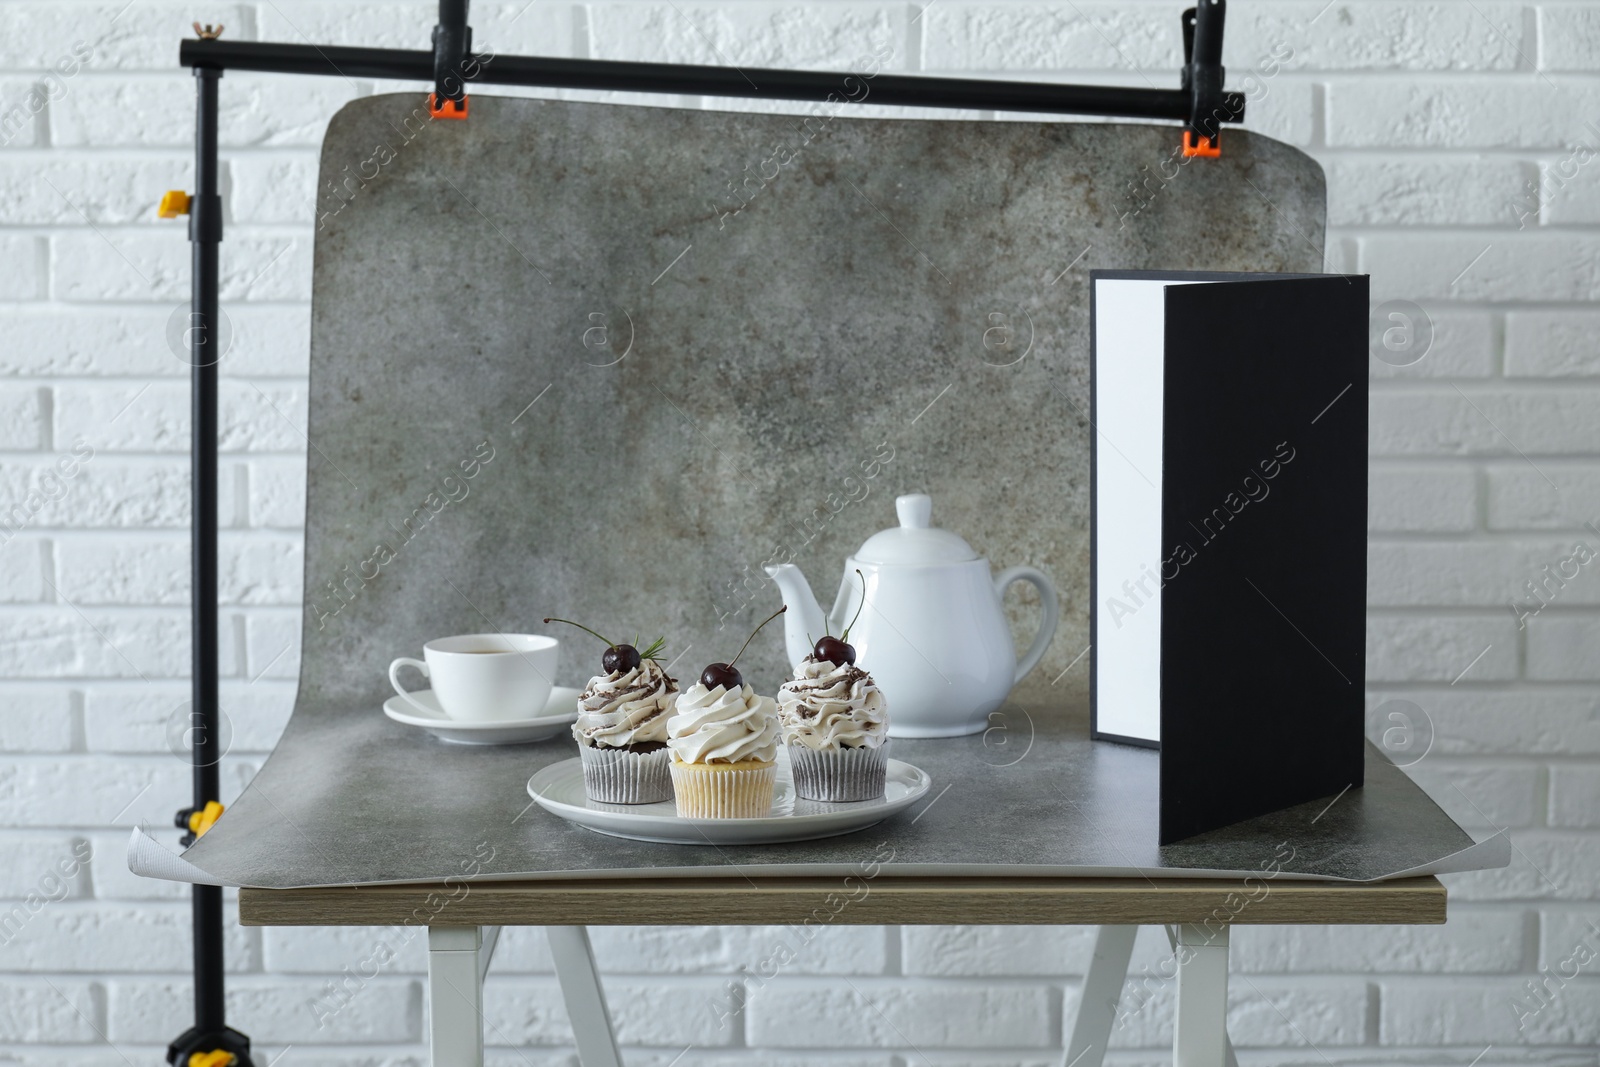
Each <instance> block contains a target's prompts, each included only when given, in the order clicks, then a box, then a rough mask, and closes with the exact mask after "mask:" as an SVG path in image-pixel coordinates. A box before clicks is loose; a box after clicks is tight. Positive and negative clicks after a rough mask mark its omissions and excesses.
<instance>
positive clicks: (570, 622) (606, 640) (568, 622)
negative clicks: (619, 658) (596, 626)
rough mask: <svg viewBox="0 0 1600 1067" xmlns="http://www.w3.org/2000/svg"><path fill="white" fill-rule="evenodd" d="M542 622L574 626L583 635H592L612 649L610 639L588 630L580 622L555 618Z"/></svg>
mask: <svg viewBox="0 0 1600 1067" xmlns="http://www.w3.org/2000/svg"><path fill="white" fill-rule="evenodd" d="M544 621H545V622H564V623H566V624H567V625H568V626H576V627H577V628H578V629H580V630H582V631H583V632H584V633H586V634H594V636H595V637H598V638H600V640H602V641H604V642H605V643H606V647H607V648H611V647H613V645H612V642H611V639H610V638H609V637H605V636H603V635H601V634H597V633H595V632H594V631H593V630H591V629H589V628H588V627H587V626H585V625H584V624H583V623H581V622H573V621H572V620H571V619H557V618H548V619H545V620H544Z"/></svg>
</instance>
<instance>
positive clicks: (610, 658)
mask: <svg viewBox="0 0 1600 1067" xmlns="http://www.w3.org/2000/svg"><path fill="white" fill-rule="evenodd" d="M642 662H643V660H641V659H640V658H639V650H638V649H637V648H634V647H633V646H632V645H612V646H611V647H610V648H608V649H606V650H605V653H604V654H603V655H602V656H601V657H600V666H602V667H604V668H605V671H606V673H607V674H618V673H620V672H622V671H631V670H633V669H634V668H635V667H637V666H638V665H639V664H640V663H642Z"/></svg>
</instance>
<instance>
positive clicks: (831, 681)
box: [778, 638, 889, 801]
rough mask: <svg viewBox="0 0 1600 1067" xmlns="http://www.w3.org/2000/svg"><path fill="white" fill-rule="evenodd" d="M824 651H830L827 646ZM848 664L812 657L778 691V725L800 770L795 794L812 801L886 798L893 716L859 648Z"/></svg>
mask: <svg viewBox="0 0 1600 1067" xmlns="http://www.w3.org/2000/svg"><path fill="white" fill-rule="evenodd" d="M824 640H825V641H831V640H836V639H832V638H828V639H824ZM818 648H819V649H822V650H823V651H829V649H827V648H826V647H825V646H824V643H823V642H818ZM840 648H841V649H848V650H849V656H848V658H846V656H845V655H843V654H842V653H841V654H839V659H840V660H841V661H842V662H839V663H834V662H832V661H831V660H828V659H825V658H822V657H820V656H818V655H815V654H813V655H810V656H807V657H806V658H805V659H804V660H802V661H801V663H800V666H799V667H797V668H795V672H794V677H793V678H792V679H791V680H789V681H787V682H784V683H783V686H782V687H781V688H780V689H779V690H778V720H779V722H780V723H781V725H782V727H783V740H784V744H785V745H786V746H787V748H788V752H789V763H790V766H791V767H792V768H793V771H794V789H795V794H796V795H797V796H800V797H804V798H805V799H807V800H828V801H852V800H872V799H874V798H876V797H881V796H883V781H884V772H885V770H886V768H887V766H888V761H889V733H888V730H889V715H888V705H887V702H886V701H885V700H884V699H883V694H882V693H881V692H879V691H878V687H877V686H876V685H874V684H873V681H872V676H871V675H870V674H868V673H867V672H866V671H864V670H862V669H861V668H859V667H857V666H856V665H855V663H854V662H851V661H853V660H854V659H855V653H854V649H850V646H848V645H844V644H842V642H841V643H840Z"/></svg>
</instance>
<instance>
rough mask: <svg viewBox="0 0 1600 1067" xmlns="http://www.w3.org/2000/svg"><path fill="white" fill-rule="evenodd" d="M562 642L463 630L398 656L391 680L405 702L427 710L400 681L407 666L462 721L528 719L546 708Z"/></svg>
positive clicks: (391, 673)
mask: <svg viewBox="0 0 1600 1067" xmlns="http://www.w3.org/2000/svg"><path fill="white" fill-rule="evenodd" d="M560 654H561V642H560V641H558V640H556V639H555V638H554V637H544V636H542V635H540V634H463V635H461V636H460V637H440V638H436V639H434V640H432V641H429V642H428V643H427V644H425V645H423V646H422V655H423V657H424V658H423V659H411V658H410V657H408V656H401V657H400V658H399V659H397V660H395V661H394V662H393V663H391V664H389V684H390V685H392V686H394V691H395V692H396V693H399V694H400V696H401V698H402V699H404V700H405V702H406V703H407V704H410V705H411V706H412V707H414V708H416V709H417V710H419V711H421V712H422V713H423V714H425V715H426V714H429V713H430V712H431V709H430V708H427V707H425V706H424V705H422V704H419V703H418V702H417V700H416V698H415V697H413V696H412V695H411V694H410V693H408V692H406V690H405V688H404V687H403V686H402V685H401V684H400V678H399V674H400V668H401V667H406V666H411V667H415V668H416V669H417V670H419V671H421V672H422V673H423V676H424V677H426V678H427V679H428V681H429V682H430V683H432V686H433V695H434V696H435V697H436V698H437V699H438V701H439V707H441V708H443V709H444V713H445V714H446V715H448V716H450V718H452V719H456V720H458V721H460V722H496V721H502V720H508V719H532V718H536V717H537V716H539V715H540V714H541V713H542V712H543V711H544V706H545V704H546V703H547V702H548V701H549V699H550V690H551V688H552V687H553V686H554V685H555V676H556V662H557V660H558V659H559V658H560Z"/></svg>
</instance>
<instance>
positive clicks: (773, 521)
mask: <svg viewBox="0 0 1600 1067" xmlns="http://www.w3.org/2000/svg"><path fill="white" fill-rule="evenodd" d="M416 104H417V100H416V98H415V97H414V96H412V95H409V94H408V95H401V96H382V97H375V98H369V99H365V100H360V101H357V102H355V103H352V104H350V105H348V106H347V107H345V108H344V109H343V110H342V111H341V112H339V114H338V115H337V116H336V117H335V118H334V120H333V122H332V124H331V126H330V127H329V130H328V135H327V140H326V142H325V144H324V146H323V153H322V176H323V182H324V185H323V189H324V194H323V196H322V199H321V201H320V204H319V208H320V211H321V213H322V219H323V225H322V227H321V228H320V229H319V231H318V238H317V246H316V260H315V296H314V301H313V321H312V371H311V391H312V396H311V403H310V436H311V440H312V441H314V442H315V443H316V445H317V447H316V448H315V449H313V450H312V451H311V459H310V465H311V471H310V487H309V506H308V509H307V510H308V519H307V529H306V568H307V621H306V627H305V641H304V649H303V653H302V655H303V660H302V663H303V667H302V681H303V685H304V691H303V692H302V694H301V698H302V700H306V701H312V702H339V703H343V702H350V703H359V702H363V701H373V700H376V699H378V698H379V697H381V696H383V695H384V694H386V693H387V691H388V686H387V683H386V682H385V681H384V669H385V668H386V667H387V665H388V663H389V661H390V660H391V659H393V658H394V657H395V656H399V655H417V654H418V650H419V649H420V647H421V644H422V642H423V641H424V640H425V639H426V638H429V637H436V636H441V635H444V634H451V633H462V632H476V631H479V630H485V629H494V630H501V629H503V630H507V631H526V630H530V629H536V630H541V631H543V630H545V629H546V628H545V627H543V626H541V625H540V622H539V620H540V618H541V617H543V616H546V615H562V616H566V617H568V618H578V619H580V620H582V621H584V622H586V623H587V624H588V625H590V626H592V627H594V628H595V629H598V630H600V631H601V632H602V633H606V634H608V635H611V636H612V637H613V638H614V639H619V638H618V637H617V635H625V636H626V637H632V636H633V635H634V634H635V633H638V634H640V635H641V636H643V638H644V639H645V640H649V639H650V638H652V637H654V636H655V635H656V634H658V633H665V634H667V635H668V637H669V642H670V644H669V648H668V652H667V655H668V658H671V657H673V656H676V655H677V654H678V653H680V652H682V651H683V650H684V649H686V648H688V647H689V646H693V648H692V651H690V652H689V653H688V654H687V656H686V658H685V659H684V660H683V661H682V662H681V663H680V665H679V668H680V670H681V671H682V673H683V674H687V675H688V676H690V677H693V676H694V675H695V674H697V673H698V670H699V668H700V667H702V666H704V665H705V664H706V663H709V662H712V661H714V660H725V659H727V658H728V657H729V656H731V655H732V654H733V652H734V650H735V649H736V648H737V647H738V644H739V642H740V641H741V640H742V639H743V637H744V635H745V633H747V632H748V630H749V628H750V626H751V625H753V623H754V622H755V621H757V620H759V619H760V618H762V617H764V616H765V615H766V614H768V613H769V612H771V611H773V610H776V608H777V607H778V604H779V600H778V596H777V592H776V590H775V589H774V588H773V586H772V585H771V583H770V582H768V581H767V579H766V577H765V575H764V574H763V573H762V571H761V564H762V563H763V562H765V561H768V560H770V559H772V558H774V557H777V558H784V557H787V556H791V555H792V556H793V558H794V559H795V561H796V562H798V563H799V564H800V565H801V567H802V569H803V570H804V571H805V573H806V575H807V576H808V577H809V578H810V579H811V582H812V584H813V586H814V588H815V590H816V592H817V594H818V596H819V597H821V598H822V599H823V600H824V601H825V602H826V603H829V604H831V602H832V597H833V594H834V592H835V591H836V589H837V587H838V583H839V580H840V577H841V574H842V569H843V560H844V558H845V557H846V556H847V555H848V554H849V553H850V552H851V551H853V550H854V549H855V548H857V547H858V546H859V545H860V544H861V542H862V541H863V540H864V539H865V538H866V537H867V536H868V535H870V534H871V533H873V532H875V531H877V530H879V529H881V528H883V527H885V526H889V525H893V524H894V522H895V518H894V507H893V499H894V497H895V495H896V494H897V493H902V492H908V491H927V492H930V493H932V494H933V498H934V521H935V523H936V524H938V525H944V526H948V527H949V528H951V529H954V530H956V531H957V532H959V533H961V534H962V535H964V536H965V537H967V538H968V539H969V540H970V541H971V542H972V544H973V545H974V546H975V547H976V548H977V549H978V550H979V551H980V552H982V553H984V554H986V555H987V556H988V557H989V559H990V560H991V561H992V562H993V563H994V565H995V566H996V567H997V568H999V567H1005V566H1010V565H1013V564H1022V563H1026V564H1032V565H1034V566H1037V567H1040V568H1042V569H1043V570H1045V571H1046V572H1047V573H1049V574H1051V575H1052V576H1053V577H1054V579H1055V581H1056V583H1057V585H1058V587H1059V589H1060V591H1061V594H1062V605H1063V615H1064V619H1063V624H1062V626H1061V628H1060V631H1059V633H1058V635H1057V637H1056V640H1055V642H1054V645H1053V647H1052V648H1051V650H1050V652H1049V654H1048V655H1047V656H1046V657H1045V659H1044V661H1043V663H1042V664H1041V666H1040V667H1039V674H1040V675H1041V676H1043V677H1045V678H1055V677H1056V676H1057V675H1059V674H1060V673H1061V672H1062V671H1063V670H1064V669H1065V668H1066V667H1067V665H1068V664H1069V663H1072V662H1073V661H1074V660H1075V659H1076V657H1077V656H1078V654H1079V653H1080V652H1081V651H1082V650H1083V648H1084V645H1085V644H1086V643H1087V641H1088V636H1087V634H1088V603H1087V590H1088V507H1089V503H1088V501H1089V496H1088V480H1089V463H1088V455H1089V426H1088V421H1087V415H1088V410H1089V399H1088V381H1087V373H1088V332H1087V331H1088V307H1089V303H1088V296H1087V279H1088V271H1089V269H1090V268H1091V267H1126V268H1133V267H1155V266H1160V267H1169V268H1174V269H1179V268H1181V269H1215V270H1266V271H1302V272H1304V271H1318V270H1320V269H1321V268H1322V231H1323V203H1324V192H1323V181H1322V175H1321V172H1320V170H1319V168H1318V167H1317V165H1316V164H1315V163H1314V162H1312V161H1311V160H1310V159H1309V158H1307V157H1306V156H1305V155H1304V154H1302V153H1300V152H1298V151H1296V150H1294V149H1292V148H1289V147H1287V146H1285V145H1282V144H1279V143H1276V142H1274V141H1270V140H1267V139H1264V138H1259V137H1254V136H1252V135H1250V134H1247V133H1235V132H1233V131H1230V132H1229V137H1228V148H1227V151H1226V154H1225V155H1224V156H1223V157H1222V159H1220V160H1195V161H1193V162H1190V163H1188V164H1187V165H1185V166H1179V165H1178V164H1177V163H1176V162H1174V161H1173V160H1172V156H1173V153H1174V146H1175V145H1176V143H1177V141H1176V136H1177V133H1176V130H1175V129H1173V128H1166V127H1155V126H1114V125H1101V124H1093V125H1066V124H1060V123H1035V122H1029V123H974V122H933V121H889V120H879V121H874V120H851V119H849V118H845V117H841V118H836V119H833V120H832V121H831V122H827V123H825V124H824V123H820V122H819V121H818V120H813V121H812V123H811V125H810V126H809V127H808V126H806V125H804V124H803V123H802V121H801V119H799V118H797V117H793V116H774V115H751V114H732V113H721V112H710V111H688V110H671V109H657V108H634V107H618V106H610V105H603V104H578V103H567V102H545V101H536V100H523V99H504V98H500V99H497V98H494V97H487V96H474V97H473V109H474V110H473V112H472V117H471V118H470V119H469V120H467V121H465V122H458V121H445V122H434V123H431V124H428V125H426V126H425V127H424V128H423V129H422V131H421V132H420V133H417V134H416V135H415V136H414V138H413V140H412V141H411V142H409V143H407V142H406V141H405V139H404V137H405V132H406V130H407V129H408V127H407V125H406V121H407V116H409V115H410V114H411V113H412V111H413V110H414V109H415V107H416ZM808 137H809V138H811V139H810V141H809V143H807V142H806V139H807V138H808ZM377 146H388V151H387V152H385V151H381V150H380V148H379V147H377ZM390 156H392V158H390ZM384 159H387V160H388V162H387V163H386V164H385V163H382V162H381V161H382V160H384ZM785 160H787V162H788V165H787V166H785V165H783V161H785ZM1167 171H1170V172H1172V173H1174V174H1175V175H1176V176H1175V178H1174V179H1173V180H1171V181H1170V182H1167V183H1165V184H1163V183H1162V179H1161V176H1162V174H1163V173H1165V172H1167ZM368 174H370V175H373V177H371V178H370V179H368V180H365V181H364V182H363V180H362V176H363V175H368ZM764 175H771V176H772V177H771V178H770V180H769V181H766V183H765V184H764V185H763V184H762V177H763V176H764ZM730 183H743V184H744V187H745V188H746V191H745V192H744V193H743V197H744V200H745V206H743V208H742V210H737V213H733V212H734V211H735V209H739V207H740V204H741V201H740V199H738V198H736V197H735V195H734V194H733V193H732V192H730V191H729V185H730ZM1136 184H1137V188H1135V185H1136ZM530 403H531V404H532V405H533V406H532V407H529V406H528V405H529V404H530ZM485 442H487V445H485ZM478 449H491V450H492V454H493V457H494V458H493V459H492V460H491V461H490V462H488V463H487V464H482V465H480V466H478V467H477V468H476V475H475V477H473V478H471V479H466V478H463V477H461V475H462V473H463V472H462V471H461V470H460V464H461V463H462V462H467V463H469V464H471V463H473V462H475V461H474V451H475V450H478ZM486 454H487V453H486ZM447 478H450V479H451V480H450V481H448V482H447V481H446V479H447ZM430 493H432V494H434V496H433V497H432V498H431V499H432V500H433V502H434V506H435V507H436V508H438V511H437V514H433V513H432V511H431V510H430V509H428V508H427V506H426V504H425V502H426V501H428V500H429V499H430V497H429V494H430ZM462 494H465V495H464V497H462ZM452 495H454V496H456V497H462V498H461V499H459V500H457V501H452V500H451V499H450V498H451V496H452ZM418 509H422V511H421V512H420V514H419V513H418ZM413 516H415V518H413ZM380 546H381V547H380ZM391 554H392V556H393V558H392V559H389V558H388V557H389V556H390V555H391ZM386 560H387V562H385V561H386ZM330 583H332V584H330ZM1023 595H1024V594H1023V593H1022V592H1020V591H1019V592H1016V593H1013V594H1012V601H1013V602H1012V604H1011V610H1012V614H1013V619H1014V626H1015V630H1016V636H1017V639H1018V645H1019V647H1023V648H1025V647H1027V644H1028V641H1029V640H1030V639H1031V637H1032V633H1033V628H1034V621H1035V618H1036V605H1035V604H1032V603H1029V604H1024V603H1023V602H1022V597H1023ZM1027 595H1029V596H1031V595H1032V594H1031V593H1029V594H1027ZM562 636H563V637H564V638H566V639H567V643H566V647H567V652H568V654H567V655H566V656H565V660H564V663H563V669H562V672H561V678H560V679H559V681H560V682H561V683H562V684H568V685H582V684H583V682H584V681H585V679H586V678H587V677H588V676H589V674H590V673H592V671H593V669H594V667H595V666H596V664H597V663H598V653H599V651H600V646H598V645H596V644H594V643H593V642H592V641H591V640H590V639H589V638H586V637H584V636H583V635H582V634H580V633H578V632H576V631H573V630H566V632H565V633H563V634H562ZM819 636H820V635H819ZM782 647H783V640H782V636H781V634H780V633H779V632H777V628H776V627H774V628H773V630H772V631H769V632H768V633H766V634H764V635H763V637H762V639H761V640H760V641H759V642H758V643H757V644H755V645H754V646H753V647H752V649H751V651H750V653H749V654H748V657H747V659H746V660H745V661H744V663H743V664H742V666H744V667H745V668H746V669H745V673H746V676H747V677H748V678H750V679H751V680H752V682H753V683H754V684H758V685H760V686H762V687H763V688H766V689H769V690H772V689H776V687H777V684H778V682H779V680H780V679H781V677H782V676H783V674H784V673H785V664H784V662H783V656H782ZM1079 668H1080V669H1077V670H1075V671H1073V672H1071V673H1069V674H1068V675H1067V677H1066V678H1064V679H1063V680H1062V682H1061V685H1062V687H1064V688H1065V690H1066V691H1067V693H1069V694H1071V695H1074V696H1084V695H1086V694H1087V686H1086V684H1085V682H1084V678H1085V676H1086V672H1085V671H1084V670H1082V669H1081V668H1082V664H1081V663H1080V664H1079Z"/></svg>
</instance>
